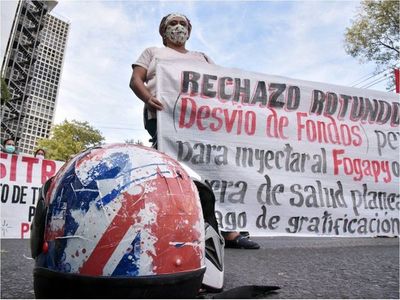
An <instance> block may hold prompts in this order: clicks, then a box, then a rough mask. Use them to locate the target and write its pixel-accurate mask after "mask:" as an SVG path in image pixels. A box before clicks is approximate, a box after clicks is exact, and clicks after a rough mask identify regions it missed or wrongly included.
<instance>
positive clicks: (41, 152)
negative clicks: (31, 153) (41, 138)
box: [35, 148, 46, 159]
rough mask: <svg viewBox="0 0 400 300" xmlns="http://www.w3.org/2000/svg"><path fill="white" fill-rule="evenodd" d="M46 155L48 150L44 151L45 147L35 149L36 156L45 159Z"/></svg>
mask: <svg viewBox="0 0 400 300" xmlns="http://www.w3.org/2000/svg"><path fill="white" fill-rule="evenodd" d="M45 156H46V151H44V150H43V149H40V148H39V149H37V150H36V151H35V157H37V158H40V159H44V158H45Z"/></svg>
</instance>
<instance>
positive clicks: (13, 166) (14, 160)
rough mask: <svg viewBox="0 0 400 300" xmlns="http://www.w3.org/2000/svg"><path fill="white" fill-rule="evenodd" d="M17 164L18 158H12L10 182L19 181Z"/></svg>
mask: <svg viewBox="0 0 400 300" xmlns="http://www.w3.org/2000/svg"><path fill="white" fill-rule="evenodd" d="M17 162H18V156H17V155H12V156H11V170H10V181H15V180H16V179H17Z"/></svg>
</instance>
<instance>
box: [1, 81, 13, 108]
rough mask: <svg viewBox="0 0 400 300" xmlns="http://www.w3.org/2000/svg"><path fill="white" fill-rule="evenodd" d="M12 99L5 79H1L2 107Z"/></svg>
mask: <svg viewBox="0 0 400 300" xmlns="http://www.w3.org/2000/svg"><path fill="white" fill-rule="evenodd" d="M10 99H11V94H10V91H9V90H8V87H7V83H6V81H5V80H4V78H3V77H1V105H3V104H4V103H6V102H8V101H9V100H10Z"/></svg>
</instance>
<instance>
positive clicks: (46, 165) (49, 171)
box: [42, 159, 57, 184]
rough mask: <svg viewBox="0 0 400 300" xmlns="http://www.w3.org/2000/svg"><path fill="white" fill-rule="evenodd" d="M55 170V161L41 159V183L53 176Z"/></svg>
mask: <svg viewBox="0 0 400 300" xmlns="http://www.w3.org/2000/svg"><path fill="white" fill-rule="evenodd" d="M56 171H57V166H56V163H55V161H52V160H46V159H45V160H43V161H42V184H44V183H45V182H46V181H47V180H48V179H49V178H51V177H53V176H54V174H55V173H56Z"/></svg>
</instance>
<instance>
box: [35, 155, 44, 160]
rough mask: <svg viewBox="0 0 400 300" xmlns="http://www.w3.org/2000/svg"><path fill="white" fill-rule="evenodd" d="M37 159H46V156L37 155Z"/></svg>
mask: <svg viewBox="0 0 400 300" xmlns="http://www.w3.org/2000/svg"><path fill="white" fill-rule="evenodd" d="M36 158H39V159H44V155H40V154H38V155H36Z"/></svg>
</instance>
